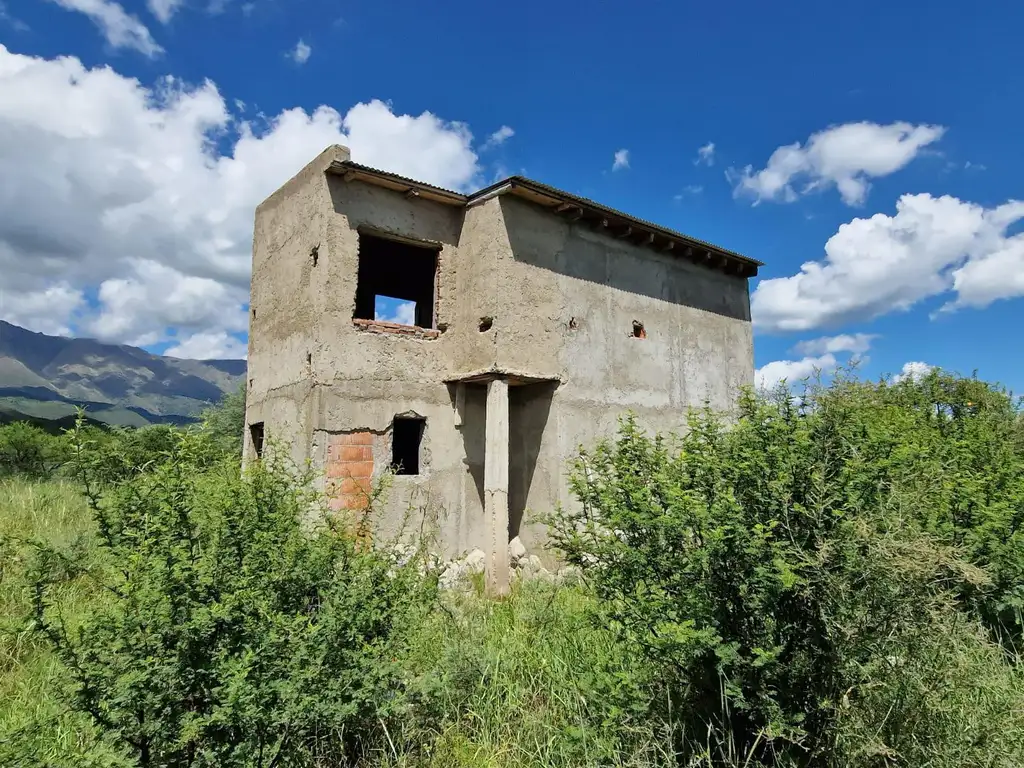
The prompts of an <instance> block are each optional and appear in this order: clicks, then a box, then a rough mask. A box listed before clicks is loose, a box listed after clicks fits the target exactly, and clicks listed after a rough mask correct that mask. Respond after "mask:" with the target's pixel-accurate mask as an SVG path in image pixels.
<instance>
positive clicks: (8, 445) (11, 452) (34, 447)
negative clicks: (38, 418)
mask: <svg viewBox="0 0 1024 768" xmlns="http://www.w3.org/2000/svg"><path fill="white" fill-rule="evenodd" d="M69 455H70V451H69V445H68V443H67V441H66V440H65V439H64V438H63V437H62V436H58V435H51V434H49V433H48V432H45V431H44V430H42V429H40V428H39V427H37V426H34V425H33V424H29V423H28V422H24V421H16V422H13V423H11V424H4V425H0V475H14V474H20V475H24V476H27V477H34V478H43V477H49V476H50V475H52V474H53V473H54V472H56V471H57V469H59V468H60V466H61V465H62V464H63V463H64V462H65V461H66V460H67V458H68V456H69Z"/></svg>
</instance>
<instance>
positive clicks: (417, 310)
mask: <svg viewBox="0 0 1024 768" xmlns="http://www.w3.org/2000/svg"><path fill="white" fill-rule="evenodd" d="M436 275H437V250H436V249H435V248H431V247H427V246H416V245H410V244H408V243H400V242H398V241H396V240H388V239H387V238H383V237H375V236H374V235H369V234H366V233H363V232H360V233H359V274H358V279H357V283H356V306H355V312H354V313H353V315H352V317H353V318H354V319H356V320H382V321H386V322H393V323H401V324H402V325H416V326H419V327H420V328H433V327H434V320H435V318H434V281H435V278H436Z"/></svg>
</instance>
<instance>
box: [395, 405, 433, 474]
mask: <svg viewBox="0 0 1024 768" xmlns="http://www.w3.org/2000/svg"><path fill="white" fill-rule="evenodd" d="M424 426H426V420H425V419H408V418H396V419H395V420H394V422H393V423H392V425H391V469H392V471H393V472H394V473H395V474H396V475H418V474H419V473H420V444H421V443H422V442H423V427H424Z"/></svg>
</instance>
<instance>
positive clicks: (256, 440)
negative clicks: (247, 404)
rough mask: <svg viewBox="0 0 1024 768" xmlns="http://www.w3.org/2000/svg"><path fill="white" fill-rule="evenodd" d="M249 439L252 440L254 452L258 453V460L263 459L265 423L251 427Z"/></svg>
mask: <svg viewBox="0 0 1024 768" xmlns="http://www.w3.org/2000/svg"><path fill="white" fill-rule="evenodd" d="M249 438H250V439H251V440H252V448H253V451H255V452H256V458H257V459H261V458H263V422H262V421H260V422H257V423H256V424H250V425H249Z"/></svg>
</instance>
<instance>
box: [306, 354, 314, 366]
mask: <svg viewBox="0 0 1024 768" xmlns="http://www.w3.org/2000/svg"><path fill="white" fill-rule="evenodd" d="M306 365H307V366H312V365H313V353H312V352H307V353H306Z"/></svg>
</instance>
